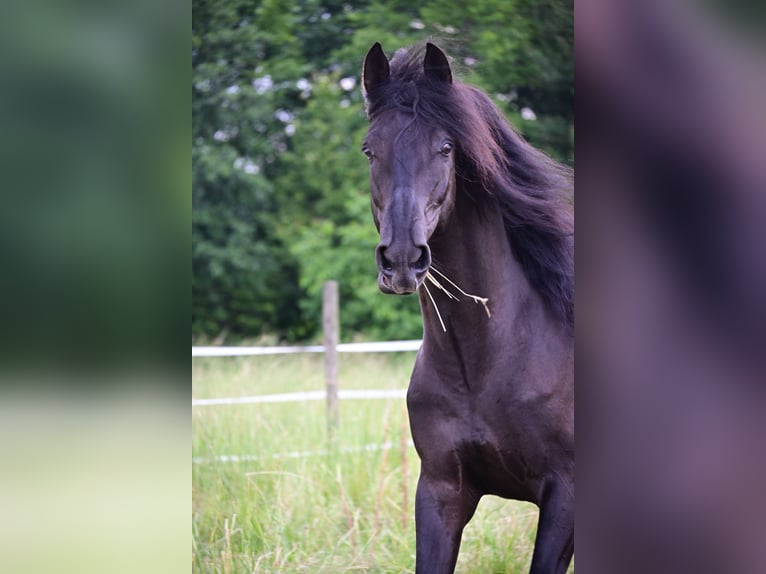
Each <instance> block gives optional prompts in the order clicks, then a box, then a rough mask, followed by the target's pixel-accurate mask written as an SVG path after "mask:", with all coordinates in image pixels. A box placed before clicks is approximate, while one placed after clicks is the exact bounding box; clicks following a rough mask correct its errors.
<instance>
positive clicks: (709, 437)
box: [575, 0, 766, 574]
mask: <svg viewBox="0 0 766 574" xmlns="http://www.w3.org/2000/svg"><path fill="white" fill-rule="evenodd" d="M751 8H752V7H751V5H750V3H746V2H742V3H739V2H737V3H731V4H728V5H726V6H724V5H723V4H722V3H713V2H708V3H705V4H704V5H703V4H701V3H697V4H692V3H688V2H661V1H655V0H651V1H648V2H640V3H639V2H633V3H618V2H609V1H607V0H583V1H578V3H577V5H576V9H575V38H576V39H575V48H576V49H575V54H576V63H575V68H576V72H575V74H576V86H577V104H576V112H577V113H576V116H577V132H576V133H577V137H576V149H577V161H576V164H577V165H576V173H577V176H576V186H575V195H576V216H577V232H578V235H577V242H576V269H577V319H576V325H577V328H576V351H577V372H576V381H577V383H576V388H577V419H578V424H577V449H578V461H579V462H578V478H577V484H578V486H577V488H578V499H577V500H578V502H577V533H578V534H577V553H576V554H577V559H576V561H577V564H578V566H579V569H580V570H581V571H583V572H590V573H595V574H601V573H614V572H620V573H621V574H630V573H633V572H636V573H638V572H653V573H666V572H667V573H674V574H678V573H685V572H694V573H698V574H699V573H726V574H735V573H743V574H745V573H752V572H766V554H764V553H763V552H762V548H763V541H764V540H766V523H765V522H764V521H763V519H762V517H763V516H764V515H765V514H766V494H764V491H763V485H764V484H766V455H764V453H766V451H765V450H764V444H766V442H765V440H766V417H764V414H765V413H766V376H764V375H766V352H764V351H766V296H765V294H766V162H764V150H766V129H764V127H765V126H764V123H766V122H764V119H765V118H766V114H764V113H763V102H765V101H766V92H764V90H763V88H764V85H763V81H764V78H766V76H764V74H763V70H764V60H763V58H762V57H760V56H757V54H759V52H758V51H757V50H756V48H758V47H759V46H758V44H759V42H760V40H759V39H758V34H755V33H754V32H755V31H756V30H758V31H759V32H760V33H761V37H762V32H763V27H762V26H760V27H759V26H757V25H756V23H755V21H754V20H753V19H751V18H750V17H749V16H747V15H744V16H743V14H744V12H740V10H743V11H744V10H749V9H751ZM756 13H760V15H761V16H762V15H763V14H762V11H760V12H759V11H758V10H755V11H754V12H752V14H756ZM748 14H751V13H750V12H748ZM743 21H746V22H747V24H748V25H747V27H745V28H739V27H738V26H737V23H738V22H740V23H741V22H743ZM760 24H763V19H762V18H761V20H760ZM762 47H763V46H762V44H761V45H760V48H762ZM760 53H761V54H762V52H760Z"/></svg>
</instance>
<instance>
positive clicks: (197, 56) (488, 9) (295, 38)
mask: <svg viewBox="0 0 766 574" xmlns="http://www.w3.org/2000/svg"><path fill="white" fill-rule="evenodd" d="M192 6H193V26H192V34H193V36H192V74H193V77H192V107H193V140H192V158H193V198H194V201H193V205H194V219H193V241H194V247H193V261H192V271H193V283H192V291H193V305H194V306H193V310H192V333H193V335H207V336H215V335H217V334H219V333H221V332H226V333H228V334H229V337H230V338H234V337H245V336H250V337H252V336H257V335H260V334H264V333H268V334H276V335H278V336H280V337H283V338H286V339H291V340H295V339H310V338H312V337H314V336H316V334H317V331H318V327H319V319H320V315H321V311H320V296H319V294H320V292H321V287H322V283H323V281H325V280H326V279H336V280H338V281H339V282H340V285H341V298H342V305H341V321H342V333H343V336H344V338H346V339H348V338H351V337H355V336H357V335H362V336H364V337H374V338H399V337H418V336H420V334H421V327H420V318H419V311H418V307H417V300H416V298H414V297H406V298H400V297H391V296H384V295H382V294H380V293H379V292H378V289H377V284H376V279H375V278H376V274H377V271H376V269H375V264H374V260H373V250H374V247H375V245H376V243H377V234H376V232H375V228H374V226H373V224H372V219H371V217H370V211H369V199H368V193H369V191H368V187H369V184H368V180H367V163H366V161H365V159H364V157H363V156H362V155H361V153H360V152H359V146H360V143H361V140H362V137H363V134H364V132H365V129H366V119H365V117H364V102H363V100H362V96H361V92H360V86H359V82H360V72H361V65H362V61H363V58H364V55H365V54H366V52H367V50H368V49H369V47H370V46H371V45H372V44H373V43H374V42H376V41H379V42H381V43H382V44H383V46H384V48H385V49H386V50H387V52H388V54H389V55H392V53H393V51H394V50H396V49H397V48H399V47H402V46H406V45H408V44H412V43H415V42H419V41H424V40H426V39H432V40H433V41H436V42H437V43H439V44H441V45H443V46H444V47H445V48H446V50H447V51H448V52H449V53H450V54H451V55H452V56H453V57H454V59H455V64H456V67H457V70H458V73H459V75H460V76H461V77H462V78H463V79H464V80H466V81H468V82H469V83H473V84H475V85H477V86H479V87H481V88H483V89H485V90H486V91H487V92H488V93H489V94H490V96H492V97H494V98H495V99H496V101H497V103H498V104H499V105H500V107H501V109H503V110H504V111H505V112H506V113H507V114H508V116H509V118H510V119H511V120H512V122H513V123H514V125H516V127H517V128H518V129H519V130H520V131H521V132H522V133H523V134H524V135H525V136H526V137H527V138H528V139H529V140H530V141H531V142H532V143H533V144H535V145H538V146H539V147H542V148H543V149H545V150H546V151H548V152H549V153H551V154H552V155H554V156H555V157H558V158H559V159H561V160H564V161H571V160H572V157H573V154H572V135H571V134H572V125H573V118H572V99H573V88H572V2H571V0H565V1H555V0H510V1H508V0H503V1H501V0H477V1H476V2H470V3H465V2H458V1H457V0H430V1H428V2H425V3H421V4H417V3H412V2H405V1H404V0H394V1H393V2H390V1H385V2H384V1H382V0H372V1H370V0H345V1H344V0H215V1H212V0H193V4H192ZM524 108H529V109H530V110H533V111H534V115H535V119H530V118H531V116H530V113H529V110H524ZM522 112H524V113H522ZM525 118H526V119H525Z"/></svg>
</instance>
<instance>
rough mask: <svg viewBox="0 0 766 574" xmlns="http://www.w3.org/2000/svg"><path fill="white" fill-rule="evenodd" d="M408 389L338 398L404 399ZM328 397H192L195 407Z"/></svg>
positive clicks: (310, 393) (349, 393)
mask: <svg viewBox="0 0 766 574" xmlns="http://www.w3.org/2000/svg"><path fill="white" fill-rule="evenodd" d="M406 396H407V389H372V390H357V389H346V390H343V389H341V390H339V391H338V398H339V399H341V400H345V399H403V398H405V397H406ZM326 398H327V393H326V392H325V391H307V392H303V393H277V394H273V395H255V396H250V397H228V398H220V399H192V406H193V407H206V406H213V405H250V404H257V403H293V402H301V401H323V400H325V399H326Z"/></svg>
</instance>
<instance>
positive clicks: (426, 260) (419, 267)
mask: <svg viewBox="0 0 766 574" xmlns="http://www.w3.org/2000/svg"><path fill="white" fill-rule="evenodd" d="M430 266H431V250H430V249H428V246H427V245H426V246H423V247H421V248H420V257H418V260H417V261H415V264H414V265H413V269H415V270H416V271H425V270H426V269H428V268H429V267H430Z"/></svg>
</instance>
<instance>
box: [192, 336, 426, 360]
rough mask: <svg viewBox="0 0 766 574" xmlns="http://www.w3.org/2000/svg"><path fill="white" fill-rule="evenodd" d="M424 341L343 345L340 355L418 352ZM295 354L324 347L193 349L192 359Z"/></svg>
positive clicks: (317, 351)
mask: <svg viewBox="0 0 766 574" xmlns="http://www.w3.org/2000/svg"><path fill="white" fill-rule="evenodd" d="M422 343H423V341H422V340H420V339H418V340H410V341H381V342H376V343H341V344H340V345H338V352H339V353H392V352H397V351H417V350H418V349H420V345H421V344H422ZM293 353H324V346H322V345H308V346H303V347H192V357H241V356H250V355H288V354H293Z"/></svg>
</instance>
